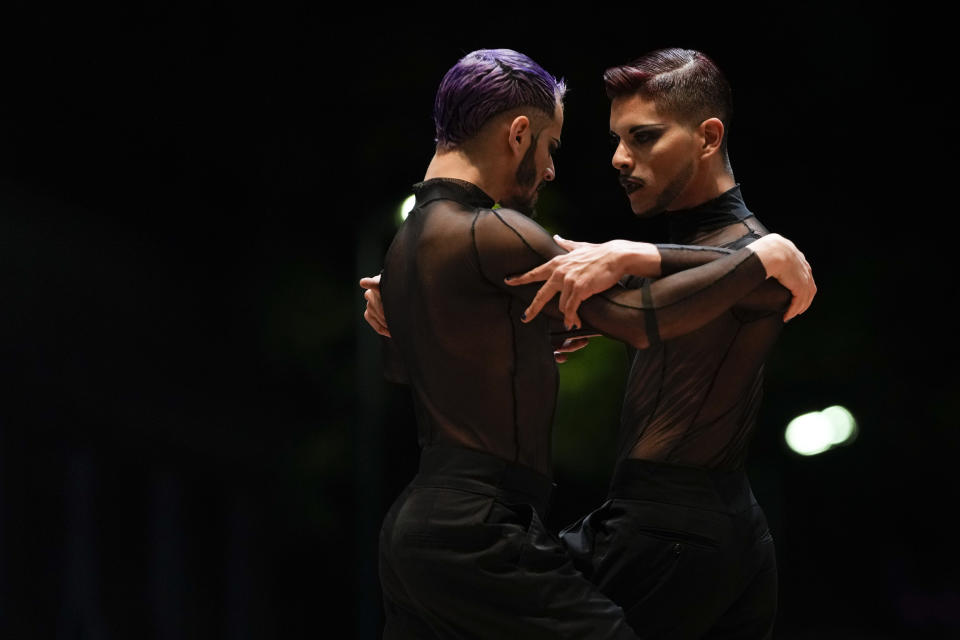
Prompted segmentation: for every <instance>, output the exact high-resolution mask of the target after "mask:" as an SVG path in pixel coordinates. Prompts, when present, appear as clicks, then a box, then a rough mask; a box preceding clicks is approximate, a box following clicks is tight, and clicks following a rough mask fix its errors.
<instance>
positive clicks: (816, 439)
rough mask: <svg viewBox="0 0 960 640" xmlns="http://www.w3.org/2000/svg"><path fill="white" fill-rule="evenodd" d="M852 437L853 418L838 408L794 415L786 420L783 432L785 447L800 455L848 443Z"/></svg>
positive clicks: (854, 434) (855, 434) (837, 406)
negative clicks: (791, 418) (794, 416)
mask: <svg viewBox="0 0 960 640" xmlns="http://www.w3.org/2000/svg"><path fill="white" fill-rule="evenodd" d="M856 436H857V421H856V419H854V417H853V414H852V413H850V412H849V411H848V410H847V409H845V408H844V407H841V406H839V405H834V406H832V407H827V408H826V409H824V410H823V411H814V412H812V413H805V414H803V415H800V416H797V417H796V418H794V419H793V420H791V421H790V424H788V425H787V430H786V432H785V433H784V438H785V439H786V441H787V446H789V447H790V448H791V449H792V450H793V451H795V452H796V453H799V454H800V455H803V456H812V455H816V454H818V453H823V452H824V451H826V450H828V449H832V448H834V447H839V446H841V445H844V444H849V443H850V442H853V440H854V439H855V438H856Z"/></svg>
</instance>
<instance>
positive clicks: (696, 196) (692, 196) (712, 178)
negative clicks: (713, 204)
mask: <svg viewBox="0 0 960 640" xmlns="http://www.w3.org/2000/svg"><path fill="white" fill-rule="evenodd" d="M736 185H737V182H736V180H734V178H733V173H732V172H731V171H729V170H728V169H727V167H726V166H725V165H722V164H718V163H716V162H712V163H710V164H709V165H708V166H707V167H706V168H705V170H703V171H699V172H697V174H696V175H694V178H693V180H691V181H690V184H689V186H688V187H687V189H686V190H685V192H684V194H683V196H681V197H680V198H677V199H676V200H675V201H674V202H673V204H672V205H671V207H670V210H676V209H690V208H692V207H696V206H698V205H701V204H703V203H704V202H707V201H708V200H713V199H714V198H717V197H719V196H720V195H721V194H722V193H724V192H726V191H729V190H730V189H732V188H734V187H735V186H736Z"/></svg>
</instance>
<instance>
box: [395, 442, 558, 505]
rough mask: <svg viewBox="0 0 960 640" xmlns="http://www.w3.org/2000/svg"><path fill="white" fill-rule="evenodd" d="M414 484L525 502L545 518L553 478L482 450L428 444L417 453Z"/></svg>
mask: <svg viewBox="0 0 960 640" xmlns="http://www.w3.org/2000/svg"><path fill="white" fill-rule="evenodd" d="M411 484H412V485H413V486H415V487H441V488H445V489H460V490H462V491H469V492H471V493H478V494H480V495H485V496H490V497H494V498H497V499H499V500H502V501H504V502H507V503H527V504H530V505H531V506H533V508H535V509H536V510H537V512H538V513H539V514H540V516H541V518H542V517H545V516H546V514H547V511H548V510H549V508H550V496H551V494H552V492H553V488H554V486H555V485H554V484H553V481H552V480H551V479H550V478H548V477H547V476H545V475H543V474H542V473H540V472H539V471H536V470H535V469H533V468H531V467H528V466H525V465H522V464H519V463H516V462H511V461H509V460H506V459H504V458H501V457H499V456H495V455H493V454H490V453H486V452H484V451H477V450H475V449H464V448H462V447H455V446H450V445H430V446H428V447H424V448H423V450H422V451H421V453H420V470H419V473H417V475H416V477H415V478H414V479H413V481H412V482H411Z"/></svg>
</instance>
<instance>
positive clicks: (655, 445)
mask: <svg viewBox="0 0 960 640" xmlns="http://www.w3.org/2000/svg"><path fill="white" fill-rule="evenodd" d="M666 215H667V216H668V219H667V225H668V232H669V234H670V240H671V242H677V243H684V244H687V243H689V244H697V245H712V246H716V247H720V248H724V249H726V250H735V249H740V248H741V247H743V246H746V245H748V244H749V243H751V242H753V241H754V240H755V239H757V238H759V237H760V236H761V235H764V234H766V233H767V230H766V229H765V228H764V226H763V225H762V224H761V223H760V222H759V221H758V220H757V218H756V217H755V216H754V215H753V214H752V213H751V212H750V211H749V210H748V209H747V207H746V205H745V204H744V201H743V198H742V196H741V193H740V187H739V185H738V186H736V187H734V188H732V189H731V190H729V191H727V192H726V193H724V194H722V195H721V196H720V197H718V198H716V199H714V200H711V201H709V202H706V203H704V204H702V205H700V206H697V207H695V208H692V209H688V210H683V211H675V212H670V213H668V214H666ZM645 284H646V283H645V282H643V281H642V280H635V281H633V282H630V283H628V286H645ZM789 303H790V292H789V291H787V290H786V289H785V288H784V287H782V286H781V285H780V284H779V283H778V282H777V281H775V280H773V279H771V280H768V281H767V282H765V283H764V284H763V285H762V286H760V287H758V288H757V289H756V290H755V291H753V292H751V294H750V295H748V296H745V297H744V298H742V299H740V300H737V301H736V304H734V305H733V306H731V307H730V308H729V309H728V310H726V311H724V312H723V313H721V314H719V315H718V316H716V317H715V318H713V319H712V320H710V321H709V322H707V323H705V324H704V326H702V327H700V328H698V329H696V330H695V331H692V332H689V333H686V334H684V335H680V336H676V337H673V338H670V339H668V340H664V341H662V342H661V343H659V344H655V345H653V346H651V348H649V349H645V350H642V351H636V352H635V354H634V355H633V360H632V365H631V368H630V373H629V377H628V380H627V390H626V395H625V398H624V404H623V411H622V414H621V424H620V458H621V459H622V458H628V457H632V458H643V459H647V460H657V461H661V462H669V463H674V464H682V465H687V466H696V467H702V468H709V469H718V470H736V469H741V468H743V466H744V464H745V461H746V457H747V450H748V447H749V443H750V439H751V437H752V434H753V432H754V428H755V425H756V420H757V411H758V409H759V407H760V401H761V397H762V392H763V365H764V360H765V358H766V357H767V355H768V354H769V352H770V349H771V348H772V347H773V344H774V342H775V341H776V340H777V337H778V336H779V335H780V331H781V329H782V328H783V319H782V318H783V313H784V311H785V310H786V308H787V306H788V305H789Z"/></svg>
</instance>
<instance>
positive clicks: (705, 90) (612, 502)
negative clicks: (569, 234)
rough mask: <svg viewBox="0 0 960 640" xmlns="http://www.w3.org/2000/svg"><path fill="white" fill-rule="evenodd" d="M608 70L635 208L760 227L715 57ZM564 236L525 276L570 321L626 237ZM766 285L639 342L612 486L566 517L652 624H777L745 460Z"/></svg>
mask: <svg viewBox="0 0 960 640" xmlns="http://www.w3.org/2000/svg"><path fill="white" fill-rule="evenodd" d="M604 83H605V85H606V90H607V94H608V96H609V97H610V99H611V108H610V133H611V136H613V139H614V142H615V145H616V151H615V153H614V155H613V166H614V168H616V170H617V171H618V173H619V178H620V182H621V184H622V185H623V187H624V189H625V191H626V193H627V197H628V198H629V200H630V204H631V207H632V209H633V211H634V213H635V214H636V215H638V216H652V215H657V214H659V213H661V212H666V216H667V220H666V222H667V228H668V230H669V235H670V237H669V240H670V241H671V242H677V243H683V244H697V245H710V246H715V247H721V248H725V249H728V250H730V251H735V250H739V249H741V247H745V246H749V245H750V244H751V243H754V242H758V241H760V240H758V239H761V238H763V237H765V236H766V234H767V229H766V228H765V227H764V226H763V225H762V224H761V223H760V221H759V220H758V219H757V217H756V216H755V215H754V214H753V213H752V212H751V211H750V210H749V209H748V208H747V206H746V204H745V203H744V200H743V197H742V195H741V192H740V185H739V184H737V183H736V182H735V181H734V176H733V170H732V168H731V164H730V160H729V156H728V153H727V144H726V142H727V139H728V136H727V132H728V131H729V128H730V118H731V114H732V101H731V91H730V87H729V85H728V84H727V80H726V78H725V77H724V74H723V73H722V72H721V71H720V69H719V68H718V67H717V66H716V64H714V62H713V61H712V60H711V59H710V58H708V57H707V56H706V55H704V54H703V53H701V52H698V51H692V50H686V49H664V50H658V51H653V52H651V53H648V54H646V55H644V56H643V57H641V58H639V59H637V60H635V61H634V62H631V63H630V64H627V65H623V66H619V67H614V68H611V69H609V70H607V72H606V73H605V75H604ZM561 244H562V245H563V246H564V247H565V248H567V249H570V250H571V253H568V254H566V255H563V256H560V257H557V258H554V259H553V260H552V261H551V262H549V263H548V264H546V265H544V266H542V267H540V268H538V269H534V270H533V271H531V272H530V273H529V274H526V275H524V276H522V277H520V278H517V280H516V281H515V282H517V283H518V284H525V283H529V282H533V281H537V280H546V283H545V284H544V286H543V288H542V289H541V291H540V292H539V293H538V299H537V301H536V302H535V303H534V304H533V305H531V307H530V308H528V309H527V310H526V315H527V319H528V320H529V319H531V318H534V317H536V315H537V312H538V310H539V305H540V304H541V303H542V301H543V300H546V299H549V298H552V297H554V295H555V294H556V292H558V291H561V292H563V293H564V297H563V300H562V302H561V303H560V307H561V309H562V310H563V312H564V313H565V314H566V316H567V317H568V318H569V319H570V321H576V318H577V306H578V304H579V303H580V301H581V300H584V299H589V296H590V295H591V294H593V293H595V292H598V291H602V290H603V289H604V288H605V286H606V284H605V283H607V282H608V280H609V279H610V278H611V277H613V278H617V277H620V276H624V275H627V274H629V271H626V270H623V269H621V268H619V267H618V266H617V265H618V264H619V262H621V261H622V260H623V257H622V256H623V255H624V254H629V252H630V250H631V249H630V243H627V242H619V243H606V244H604V245H591V244H586V243H573V242H566V241H561ZM633 280H634V282H633V283H632V284H631V285H630V286H639V287H641V288H645V287H648V286H651V282H650V281H649V280H647V279H637V278H633ZM769 293H772V294H773V295H770V296H764V295H756V294H755V295H751V296H748V297H746V298H744V299H743V300H740V301H738V302H737V303H736V304H734V305H733V306H732V307H730V309H729V310H727V311H725V312H724V313H722V314H720V315H718V316H717V317H716V318H714V319H713V320H711V321H710V322H708V323H707V324H705V325H704V326H703V327H701V328H699V329H697V330H695V331H692V332H689V333H687V334H685V335H681V336H676V337H673V338H668V339H664V340H663V341H661V342H659V343H657V344H651V345H650V347H648V348H646V349H643V350H638V351H636V353H635V355H634V356H633V362H632V366H631V367H630V372H629V375H628V380H627V386H626V396H625V398H624V401H623V410H622V416H621V425H620V434H619V455H618V463H617V465H616V468H615V470H614V473H613V478H612V480H611V483H610V489H609V494H608V499H607V500H606V502H605V503H604V504H603V505H602V506H600V507H599V508H598V509H596V510H595V511H593V512H592V513H590V514H589V515H587V516H586V517H584V518H583V519H581V520H580V521H578V522H577V523H575V524H574V525H572V526H570V527H568V528H567V529H565V530H564V531H562V532H561V538H562V539H563V541H564V543H565V544H566V545H567V547H568V549H569V550H570V551H571V554H572V555H573V557H574V558H575V563H576V565H577V568H579V569H580V570H581V571H583V572H584V574H585V575H587V576H588V577H590V579H591V580H593V581H594V582H595V583H596V584H597V585H598V586H599V587H600V588H601V589H602V590H603V591H604V593H606V594H607V595H609V596H610V597H611V598H613V600H614V601H615V602H617V603H618V604H620V605H621V606H622V607H623V608H624V611H625V612H626V614H627V618H628V620H629V622H630V624H631V626H632V627H633V628H634V630H635V631H637V633H638V634H639V635H641V636H642V637H644V638H671V639H687V638H690V639H693V638H737V639H744V640H747V639H751V640H752V639H756V638H769V637H771V635H772V633H773V626H774V621H775V617H776V611H777V564H776V556H775V550H774V544H773V538H772V536H771V534H770V530H769V527H768V525H767V521H766V518H765V516H764V513H763V510H762V508H761V507H760V505H759V504H758V503H757V501H756V499H755V497H754V495H753V492H752V490H751V487H750V481H749V479H748V477H747V474H746V472H745V464H746V460H747V452H748V448H749V444H750V441H751V438H752V436H753V433H754V430H755V429H756V422H757V412H758V410H759V407H760V401H761V395H762V389H763V368H764V367H763V365H764V361H765V359H766V358H767V356H768V354H769V353H770V351H771V349H772V348H773V345H774V343H775V342H776V340H777V338H778V336H779V335H780V332H781V330H782V328H783V326H784V325H783V321H782V318H781V315H782V313H781V309H782V300H778V299H777V298H778V296H777V295H776V293H777V292H776V291H775V290H772V289H771V290H770V291H769ZM653 302H654V304H656V303H657V297H656V295H655V294H654V297H653ZM787 319H789V316H788V317H787Z"/></svg>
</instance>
